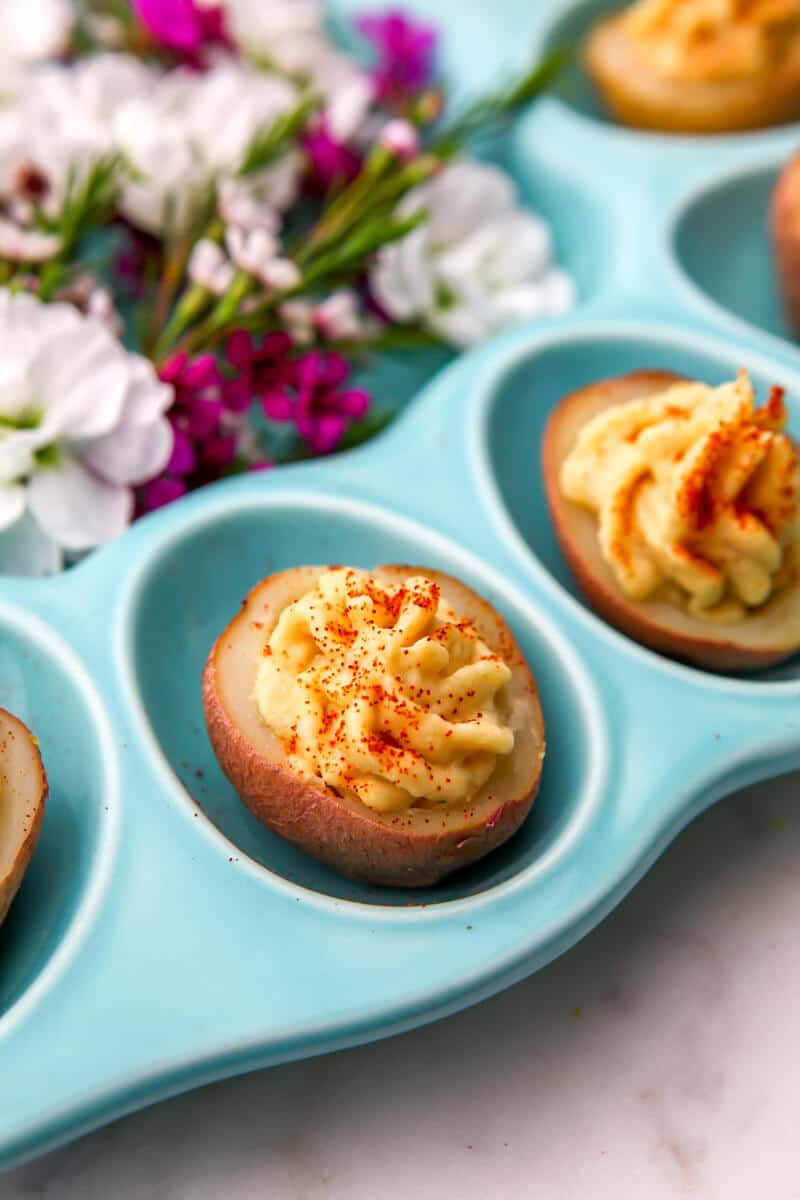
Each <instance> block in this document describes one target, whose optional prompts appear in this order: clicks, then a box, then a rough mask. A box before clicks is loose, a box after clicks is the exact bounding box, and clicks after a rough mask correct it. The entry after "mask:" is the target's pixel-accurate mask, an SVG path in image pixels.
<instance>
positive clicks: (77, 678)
mask: <svg viewBox="0 0 800 1200" xmlns="http://www.w3.org/2000/svg"><path fill="white" fill-rule="evenodd" d="M0 697H2V704H3V707H5V708H7V709H9V710H10V711H11V712H13V713H14V714H15V715H16V716H18V717H19V718H20V719H21V720H23V721H24V722H25V724H26V725H28V727H29V728H30V729H31V731H32V732H33V734H34V735H35V736H36V737H37V738H38V740H39V745H40V749H41V753H42V759H43V761H44V765H45V770H46V771H47V776H48V781H49V784H50V794H49V797H48V801H47V806H46V810H45V817H44V821H43V823H42V830H41V834H40V837H39V842H38V845H37V847H36V852H35V854H34V856H33V859H32V861H31V864H30V866H29V868H28V870H27V872H26V874H25V878H24V880H23V883H22V887H21V888H20V890H19V893H18V894H17V898H16V900H15V901H14V903H13V904H12V906H11V911H10V912H9V915H8V917H7V919H6V921H5V923H4V924H3V926H2V927H0V1032H2V1031H3V1030H4V1029H5V1028H7V1024H8V1022H10V1021H11V1020H13V1019H14V1017H15V1015H17V1014H19V1015H21V1013H22V1011H23V1009H24V1008H25V1007H27V1005H28V1004H29V1003H32V1002H33V1000H34V999H35V996H36V994H37V993H39V992H40V991H42V990H44V989H45V988H47V987H48V986H49V984H50V983H51V982H52V980H53V979H54V977H55V975H56V973H57V972H59V971H60V970H61V968H62V967H63V966H64V964H65V963H66V961H67V959H68V957H69V956H70V955H71V953H72V952H73V951H74V950H75V948H76V946H77V943H78V941H79V939H80V937H81V936H82V934H83V932H85V931H86V929H87V928H88V926H89V924H90V923H91V920H92V916H93V913H94V910H95V909H96V906H97V904H98V903H99V901H100V898H101V895H102V892H103V888H104V885H105V881H106V879H107V878H108V874H109V872H110V869H111V864H112V858H113V851H114V846H115V843H116V834H117V828H118V823H119V801H118V784H117V770H116V762H115V759H114V755H113V749H112V746H111V738H110V734H109V732H108V729H107V726H106V722H105V717H104V715H103V713H102V710H101V706H100V703H99V700H98V699H97V697H96V696H95V693H94V689H93V686H92V684H91V682H90V681H89V679H88V677H87V676H86V674H85V671H84V668H83V667H82V666H81V664H80V663H79V662H78V661H77V660H76V659H75V658H74V656H73V654H72V652H71V651H69V650H68V649H67V648H66V647H64V646H63V645H62V644H61V642H60V641H59V640H58V639H56V638H55V636H54V635H53V634H52V633H50V631H49V630H47V629H46V627H45V626H44V625H42V624H41V623H40V622H39V621H37V620H34V619H33V618H31V617H30V616H28V615H26V614H23V613H21V612H17V611H15V610H13V609H7V608H2V609H0Z"/></svg>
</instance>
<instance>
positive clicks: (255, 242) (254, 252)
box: [225, 225, 278, 279]
mask: <svg viewBox="0 0 800 1200" xmlns="http://www.w3.org/2000/svg"><path fill="white" fill-rule="evenodd" d="M225 244H226V245H227V247H228V253H229V254H230V256H231V258H232V259H233V261H234V262H235V263H236V266H237V267H238V268H239V270H240V271H246V272H247V274H248V275H253V276H254V277H255V278H256V279H263V275H264V272H265V271H266V269H267V267H268V266H269V264H270V263H271V262H272V260H273V259H275V258H277V257H278V239H277V238H276V237H275V236H274V234H272V233H270V232H269V230H267V229H252V230H250V231H249V232H247V231H245V230H244V229H239V228H238V227H237V226H236V225H232V226H230V227H229V229H228V230H227V232H226V234H225Z"/></svg>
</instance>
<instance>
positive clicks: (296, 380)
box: [262, 350, 370, 454]
mask: <svg viewBox="0 0 800 1200" xmlns="http://www.w3.org/2000/svg"><path fill="white" fill-rule="evenodd" d="M287 367H288V369H287V371H286V374H285V376H284V381H283V383H282V384H279V385H278V386H277V387H275V388H273V389H271V390H270V391H268V392H266V393H265V394H264V395H263V397H262V403H263V405H264V413H265V415H266V416H267V417H269V418H270V419H271V420H273V421H292V422H293V423H294V426H295V428H296V430H297V432H298V434H299V435H300V437H301V438H302V439H303V441H304V442H305V443H306V445H307V446H308V448H309V450H310V451H311V453H312V454H330V453H331V451H333V450H335V449H336V447H337V446H338V445H339V443H340V442H341V440H342V438H343V437H344V435H345V433H346V432H347V429H348V428H349V426H350V424H351V423H352V422H353V421H358V420H360V419H361V418H362V417H363V416H364V415H365V413H366V411H367V409H368V408H369V405H370V397H369V394H368V393H367V392H365V391H363V390H362V389H361V388H345V387H344V386H343V385H344V384H345V383H346V381H347V379H348V377H349V375H350V364H349V363H348V362H347V360H346V359H344V358H342V356H341V355H340V354H334V353H333V352H330V351H329V352H327V353H321V352H319V351H316V350H315V351H312V352H311V353H309V354H304V355H302V356H301V357H300V358H295V359H293V360H291V361H290V362H289V363H288V364H287Z"/></svg>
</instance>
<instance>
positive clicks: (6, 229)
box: [0, 217, 61, 263]
mask: <svg viewBox="0 0 800 1200" xmlns="http://www.w3.org/2000/svg"><path fill="white" fill-rule="evenodd" d="M60 249H61V238H60V237H58V236H57V235H56V234H53V233H44V232H43V231H42V230H41V229H23V228H22V226H20V225H15V224H14V222H13V221H7V220H6V219H5V217H0V258H7V259H9V260H10V261H11V262H30V263H43V262H47V260H48V259H50V258H53V257H54V256H55V255H56V254H58V252H59V250H60Z"/></svg>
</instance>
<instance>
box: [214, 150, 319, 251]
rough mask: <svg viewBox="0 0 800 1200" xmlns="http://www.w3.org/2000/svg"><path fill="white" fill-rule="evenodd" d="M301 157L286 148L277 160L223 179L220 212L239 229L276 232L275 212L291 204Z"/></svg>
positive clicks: (296, 189)
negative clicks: (252, 171)
mask: <svg viewBox="0 0 800 1200" xmlns="http://www.w3.org/2000/svg"><path fill="white" fill-rule="evenodd" d="M301 170H302V160H301V156H300V154H299V153H298V152H297V151H296V150H290V151H289V152H288V154H284V155H283V156H282V157H281V158H279V159H278V160H277V162H274V163H271V164H270V166H268V167H264V168H263V169H262V170H260V171H255V172H254V173H253V174H252V175H248V176H246V177H245V178H243V179H242V178H229V179H223V180H222V182H221V183H220V188H219V211H220V216H221V217H222V219H223V221H225V223H226V224H227V225H238V226H239V228H240V229H247V230H249V229H268V230H270V231H271V232H273V233H277V231H278V229H279V228H280V223H281V222H280V217H279V214H280V213H282V212H285V211H286V210H287V209H288V208H291V206H292V205H293V204H294V202H295V200H296V199H297V193H298V191H299V187H300V172H301Z"/></svg>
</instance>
